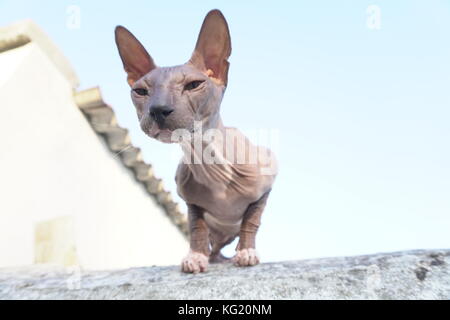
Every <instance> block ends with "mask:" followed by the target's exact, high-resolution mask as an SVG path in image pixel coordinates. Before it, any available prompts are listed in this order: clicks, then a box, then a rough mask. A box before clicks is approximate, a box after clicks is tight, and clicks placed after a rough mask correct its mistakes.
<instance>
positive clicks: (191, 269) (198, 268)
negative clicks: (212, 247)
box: [181, 250, 208, 273]
mask: <svg viewBox="0 0 450 320" xmlns="http://www.w3.org/2000/svg"><path fill="white" fill-rule="evenodd" d="M207 269H208V257H207V256H206V255H205V254H203V253H200V252H195V251H192V250H190V251H189V253H188V255H187V256H186V257H185V258H184V259H183V261H181V271H183V272H186V273H199V272H205V271H207Z"/></svg>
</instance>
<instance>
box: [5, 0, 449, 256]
mask: <svg viewBox="0 0 450 320" xmlns="http://www.w3.org/2000/svg"><path fill="white" fill-rule="evenodd" d="M238 3H239V4H238ZM72 4H75V5H78V6H79V7H80V9H81V25H80V26H81V28H80V29H76V30H71V29H68V28H67V27H66V20H67V14H66V8H67V6H68V5H72ZM371 4H374V5H378V6H379V7H380V9H381V30H378V31H376V30H370V29H369V28H367V26H366V20H367V14H366V9H367V7H368V6H369V5H371ZM213 8H219V9H221V10H222V12H223V13H224V15H225V16H226V18H227V20H228V23H229V26H230V30H231V36H232V42H233V53H232V56H231V59H230V62H231V68H230V74H229V87H228V90H227V93H226V95H225V99H224V101H223V104H222V115H223V120H224V123H225V124H226V125H230V126H237V127H239V128H242V129H257V128H263V129H275V130H278V131H279V135H280V145H279V148H278V150H277V151H278V158H279V162H280V174H279V177H278V179H277V181H276V184H275V186H274V188H273V192H272V195H271V198H270V199H269V204H268V207H267V210H266V212H265V214H264V216H263V225H262V227H261V231H260V233H259V235H258V241H257V243H258V249H259V251H260V253H261V256H262V258H263V260H264V261H270V260H293V259H302V258H312V257H321V256H339V255H353V254H364V253H374V252H380V251H396V250H404V249H419V248H444V247H445V248H449V247H450V150H449V141H450V126H449V121H450V41H449V36H450V2H448V1H445V0H442V1H438V0H431V1H430V0H428V1H425V0H423V1H413V0H398V1H388V0H384V1H381V0H379V1H365V0H360V1H356V0H355V1H332V0H329V1H291V2H289V1H284V2H282V1H277V2H276V1H266V2H262V1H240V2H238V1H233V2H232V1H76V0H72V1H65V0H60V1H54V0H51V1H50V0H46V1H39V2H38V1H31V0H28V1H24V0H6V1H5V0H0V24H1V25H5V24H8V23H10V22H13V21H16V20H19V19H23V18H32V19H33V20H35V21H36V22H37V23H38V24H39V25H40V26H41V27H42V28H43V29H44V30H45V31H46V32H47V33H48V34H49V35H50V36H51V38H52V39H53V40H54V42H55V43H56V44H57V45H58V46H59V47H60V48H61V50H62V51H63V52H64V53H65V55H66V56H67V57H68V58H69V59H70V61H71V63H72V64H73V66H74V68H75V70H76V72H77V74H78V76H79V78H80V80H81V88H88V87H91V86H96V85H99V86H100V87H101V88H102V91H103V95H104V99H105V100H106V101H107V102H109V103H110V104H111V105H112V106H113V107H114V110H115V111H116V113H117V115H118V119H119V122H120V124H121V125H122V126H124V127H127V128H129V129H130V132H131V136H132V140H133V142H134V143H135V144H136V145H138V146H140V147H141V148H142V149H143V151H144V155H145V159H146V160H148V161H149V162H151V163H153V165H154V167H155V172H156V174H157V175H158V176H160V177H162V178H163V179H164V181H165V183H166V186H167V188H168V189H170V190H171V191H173V192H175V183H174V181H173V177H174V173H175V169H176V165H177V159H176V158H174V156H173V155H174V150H175V149H176V148H177V147H176V146H169V145H164V144H161V143H158V142H154V141H151V140H149V139H148V138H147V137H146V136H144V135H143V134H142V133H141V132H140V130H139V127H138V122H137V119H136V116H135V113H134V110H133V107H132V104H131V101H130V99H129V93H128V92H129V88H128V86H127V84H126V82H125V74H124V72H123V71H122V65H121V62H120V59H119V57H118V54H117V50H116V48H115V43H114V37H113V31H114V27H115V26H116V25H117V24H122V25H124V26H126V27H127V28H129V29H130V30H131V31H132V32H134V33H135V35H136V36H137V37H138V38H139V39H140V40H141V42H142V43H143V44H144V45H145V46H146V47H147V49H148V51H149V52H150V54H151V55H152V56H153V58H154V60H155V61H156V63H157V64H158V65H161V66H165V65H176V64H181V63H183V62H185V61H187V59H188V58H189V57H190V54H191V52H192V49H193V47H194V45H195V41H196V38H197V34H198V31H199V28H200V25H201V22H202V20H203V18H204V15H205V14H206V13H207V12H208V11H209V10H210V9H213ZM0 72H1V71H0ZM31 85H32V84H31ZM174 148H175V149H174ZM136 210H145V208H136ZM231 249H232V248H231ZM231 251H232V250H228V253H230V252H231Z"/></svg>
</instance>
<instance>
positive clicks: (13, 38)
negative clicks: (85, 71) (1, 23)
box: [0, 20, 79, 88]
mask: <svg viewBox="0 0 450 320" xmlns="http://www.w3.org/2000/svg"><path fill="white" fill-rule="evenodd" d="M30 42H33V43H35V44H37V45H38V46H39V48H40V49H41V50H42V51H43V52H44V53H45V54H46V55H47V56H48V57H49V59H50V60H51V61H52V62H53V63H54V64H55V67H56V68H57V69H58V70H59V71H60V72H61V73H62V74H63V75H64V76H65V77H66V79H67V80H68V81H69V83H70V84H71V85H72V88H76V87H78V84H79V82H78V77H77V75H76V74H75V71H74V70H73V68H72V66H71V64H70V62H69V60H67V58H66V57H65V56H64V55H63V53H62V52H61V51H60V50H59V49H58V47H57V46H56V45H55V44H54V43H53V42H52V41H51V40H50V38H49V37H48V36H47V35H46V34H45V32H44V31H42V29H41V28H39V27H38V25H36V24H35V23H34V22H33V21H32V20H24V21H19V22H17V23H14V24H11V25H9V26H6V27H1V28H0V53H1V52H4V51H8V50H12V49H15V48H18V47H21V46H23V45H25V44H27V43H30Z"/></svg>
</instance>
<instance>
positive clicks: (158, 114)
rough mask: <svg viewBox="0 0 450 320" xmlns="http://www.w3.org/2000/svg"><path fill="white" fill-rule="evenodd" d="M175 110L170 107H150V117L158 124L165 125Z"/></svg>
mask: <svg viewBox="0 0 450 320" xmlns="http://www.w3.org/2000/svg"><path fill="white" fill-rule="evenodd" d="M173 110H174V109H173V108H171V107H168V106H152V107H150V117H151V118H152V119H153V120H155V121H156V122H157V123H158V124H163V123H164V120H166V118H167V117H168V116H170V114H171V113H172V112H173Z"/></svg>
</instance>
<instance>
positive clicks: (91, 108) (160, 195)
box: [75, 87, 188, 237]
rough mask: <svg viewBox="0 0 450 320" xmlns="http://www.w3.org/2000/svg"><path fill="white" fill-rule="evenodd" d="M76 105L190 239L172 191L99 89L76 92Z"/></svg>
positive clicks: (113, 151)
mask: <svg viewBox="0 0 450 320" xmlns="http://www.w3.org/2000/svg"><path fill="white" fill-rule="evenodd" d="M75 103H76V104H77V105H78V107H79V108H80V109H81V111H82V112H83V113H84V114H85V116H86V118H87V120H88V121H89V123H90V124H91V127H92V128H93V129H94V131H95V132H97V133H98V134H99V135H100V136H102V137H103V139H104V141H105V142H106V144H107V146H108V147H109V149H110V150H111V152H112V155H113V156H118V158H119V159H120V161H121V162H122V164H123V165H124V166H125V167H127V168H129V169H130V170H132V172H133V174H134V177H135V178H136V181H138V182H139V183H141V184H142V185H143V186H144V187H145V190H147V192H148V194H149V195H150V196H152V197H154V198H155V200H156V201H157V202H158V203H159V204H160V205H161V206H162V208H164V210H165V212H166V214H167V216H168V217H169V219H170V220H171V221H172V223H173V224H175V225H176V226H177V227H178V229H179V230H180V232H181V233H182V234H183V235H185V236H186V237H187V236H188V224H187V219H186V215H185V214H183V213H182V212H181V211H180V209H179V206H178V204H177V203H176V202H174V201H173V200H172V196H171V194H170V192H169V191H166V190H164V186H163V182H162V180H161V179H158V178H157V177H155V175H154V174H153V168H152V165H151V164H148V163H146V162H145V161H144V160H143V159H142V154H141V150H140V149H139V148H137V147H135V146H133V144H132V143H131V139H130V136H129V134H128V130H127V129H125V128H122V127H120V126H119V125H118V124H117V119H116V116H115V114H114V110H113V109H112V108H111V107H110V106H109V105H108V104H106V103H105V102H104V101H103V98H102V96H101V92H100V89H99V88H98V87H96V88H91V89H87V90H83V91H80V92H77V93H75Z"/></svg>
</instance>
